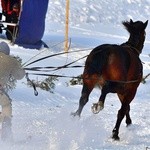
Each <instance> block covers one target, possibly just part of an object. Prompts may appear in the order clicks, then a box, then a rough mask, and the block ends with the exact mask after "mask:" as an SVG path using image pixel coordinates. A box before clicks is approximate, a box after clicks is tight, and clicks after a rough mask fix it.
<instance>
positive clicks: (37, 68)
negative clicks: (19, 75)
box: [24, 55, 88, 71]
mask: <svg viewBox="0 0 150 150" xmlns="http://www.w3.org/2000/svg"><path fill="white" fill-rule="evenodd" d="M87 56H88V55H86V56H83V57H81V58H79V59H77V60H75V61H72V62H70V63H68V64H66V65H62V66H59V67H51V66H49V67H32V68H24V69H25V70H33V71H38V70H39V69H50V68H55V69H53V70H51V71H56V70H59V69H62V68H67V67H69V66H70V65H72V64H74V63H75V62H77V61H79V60H81V59H84V58H86V57H87ZM72 67H73V66H72ZM74 67H81V66H74Z"/></svg>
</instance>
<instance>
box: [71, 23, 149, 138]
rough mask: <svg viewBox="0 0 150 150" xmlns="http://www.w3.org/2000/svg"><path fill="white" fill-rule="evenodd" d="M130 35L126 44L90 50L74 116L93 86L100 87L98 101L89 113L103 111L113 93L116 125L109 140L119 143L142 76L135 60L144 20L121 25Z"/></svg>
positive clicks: (103, 46) (106, 45) (143, 29)
mask: <svg viewBox="0 0 150 150" xmlns="http://www.w3.org/2000/svg"><path fill="white" fill-rule="evenodd" d="M122 24H123V25H124V27H125V28H126V29H127V31H128V32H129V34H130V37H129V39H128V41H127V42H126V43H123V44H121V45H112V44H104V45H100V46H98V47H96V48H94V49H93V50H92V51H91V53H90V54H89V56H88V57H87V60H86V63H85V68H84V72H83V88H82V95H81V98H80V101H79V108H78V110H77V111H76V112H75V113H73V115H74V116H76V115H78V116H80V114H81V112H82V109H83V107H84V105H85V104H86V103H87V102H88V99H89V95H90V93H91V91H92V90H93V88H94V87H95V86H96V85H99V86H101V88H102V89H101V95H100V98H99V101H98V102H97V103H95V104H93V106H92V111H93V113H99V111H100V110H102V109H103V108H104V102H105V98H106V95H107V94H108V93H117V95H118V97H119V99H120V101H121V109H120V110H119V111H118V115H117V121H116V124H115V127H114V129H113V131H112V138H113V139H115V140H119V136H118V134H119V127H120V124H121V122H122V119H123V118H124V116H126V124H127V126H128V125H130V124H131V123H132V121H131V118H130V114H129V111H130V103H131V101H132V100H133V99H134V97H135V94H136V91H137V88H138V86H139V84H140V82H141V79H142V75H143V67H142V63H141V60H140V58H139V55H140V53H141V52H142V49H143V44H144V41H145V29H146V26H147V24H148V20H147V21H146V22H145V23H143V22H141V21H136V22H133V21H132V20H130V22H128V21H125V22H123V23H122Z"/></svg>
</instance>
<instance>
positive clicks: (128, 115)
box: [126, 105, 132, 126]
mask: <svg viewBox="0 0 150 150" xmlns="http://www.w3.org/2000/svg"><path fill="white" fill-rule="evenodd" d="M129 112H130V105H129V107H128V110H127V113H126V124H127V126H129V125H131V124H132V120H131V118H130V114H129Z"/></svg>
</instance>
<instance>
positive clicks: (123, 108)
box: [112, 103, 129, 140]
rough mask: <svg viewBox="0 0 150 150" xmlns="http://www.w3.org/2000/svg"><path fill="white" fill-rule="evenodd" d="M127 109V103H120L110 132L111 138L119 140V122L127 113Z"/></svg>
mask: <svg viewBox="0 0 150 150" xmlns="http://www.w3.org/2000/svg"><path fill="white" fill-rule="evenodd" d="M128 110H129V104H124V103H123V104H122V106H121V109H120V110H119V111H118V116H117V122H116V125H115V127H114V129H113V131H112V132H113V133H112V138H113V139H115V140H119V136H118V134H119V128H120V124H121V122H122V120H123V118H124V116H125V115H126V114H127V111H128Z"/></svg>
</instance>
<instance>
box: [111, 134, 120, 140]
mask: <svg viewBox="0 0 150 150" xmlns="http://www.w3.org/2000/svg"><path fill="white" fill-rule="evenodd" d="M112 138H113V139H114V140H115V141H119V140H120V138H119V136H118V135H113V136H112Z"/></svg>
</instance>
